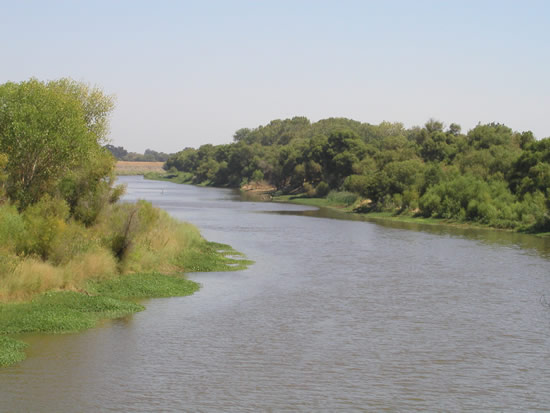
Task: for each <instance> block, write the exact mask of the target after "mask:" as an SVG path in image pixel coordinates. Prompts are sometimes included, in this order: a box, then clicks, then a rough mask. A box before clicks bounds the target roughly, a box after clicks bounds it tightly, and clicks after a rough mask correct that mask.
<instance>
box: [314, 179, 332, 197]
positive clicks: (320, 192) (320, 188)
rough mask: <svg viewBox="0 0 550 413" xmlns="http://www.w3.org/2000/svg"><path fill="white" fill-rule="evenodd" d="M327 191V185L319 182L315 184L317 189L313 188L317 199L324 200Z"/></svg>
mask: <svg viewBox="0 0 550 413" xmlns="http://www.w3.org/2000/svg"><path fill="white" fill-rule="evenodd" d="M329 189H330V188H329V187H328V184H327V183H326V182H323V181H321V182H319V184H317V187H316V188H315V195H316V196H317V197H319V198H324V197H325V196H327V194H328V191H329Z"/></svg>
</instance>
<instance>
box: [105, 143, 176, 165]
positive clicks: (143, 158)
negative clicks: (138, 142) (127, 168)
mask: <svg viewBox="0 0 550 413" xmlns="http://www.w3.org/2000/svg"><path fill="white" fill-rule="evenodd" d="M105 148H106V149H108V150H109V151H110V152H111V153H112V154H113V156H114V157H115V158H116V159H117V160H118V161H131V162H166V160H167V159H168V158H169V157H170V154H169V153H164V152H157V151H153V150H152V149H146V150H145V152H144V153H143V154H141V153H137V152H128V151H127V150H126V149H124V148H123V147H122V146H113V145H110V144H109V145H105Z"/></svg>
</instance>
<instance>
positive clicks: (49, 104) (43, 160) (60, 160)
mask: <svg viewBox="0 0 550 413" xmlns="http://www.w3.org/2000/svg"><path fill="white" fill-rule="evenodd" d="M0 107H1V108H2V110H1V111H0V153H3V154H4V155H6V156H7V165H6V166H5V170H6V172H7V179H6V182H5V188H6V192H7V194H8V196H9V197H10V199H11V200H13V201H14V202H16V203H17V204H18V205H19V208H20V209H24V208H26V207H27V206H28V205H31V204H33V203H35V202H37V201H38V200H39V199H40V198H41V197H42V196H43V195H44V194H49V195H51V196H54V195H55V194H56V192H57V186H58V184H59V182H60V181H61V180H62V179H63V177H64V175H65V174H66V173H68V172H69V171H72V170H75V169H79V168H80V167H81V166H83V165H84V166H86V165H87V164H88V162H89V159H90V158H93V156H94V154H95V153H96V152H98V151H100V150H101V146H100V144H101V143H102V142H104V140H105V136H106V133H107V128H108V118H107V116H108V114H109V113H110V111H111V110H112V107H113V104H112V99H111V98H110V97H108V96H105V95H103V94H102V92H101V91H99V90H97V89H90V88H89V87H88V86H87V85H84V84H81V83H76V82H74V81H71V80H69V79H61V80H58V81H52V82H48V83H44V82H40V81H38V80H36V79H31V80H29V81H26V82H21V83H19V84H16V83H11V82H8V83H5V84H3V85H1V86H0Z"/></svg>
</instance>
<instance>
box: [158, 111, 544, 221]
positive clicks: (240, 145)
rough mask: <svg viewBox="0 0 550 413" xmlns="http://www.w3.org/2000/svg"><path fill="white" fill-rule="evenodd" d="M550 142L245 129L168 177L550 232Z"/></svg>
mask: <svg viewBox="0 0 550 413" xmlns="http://www.w3.org/2000/svg"><path fill="white" fill-rule="evenodd" d="M548 142H550V138H546V139H542V140H540V141H537V140H535V138H534V137H533V134H532V133H531V132H529V131H527V132H521V133H520V132H514V131H513V130H512V129H510V128H509V127H507V126H505V125H502V124H499V123H489V124H479V125H477V126H476V127H475V128H473V129H472V130H470V131H468V132H467V133H465V134H464V133H462V129H461V127H460V125H458V124H456V123H451V124H450V125H449V126H448V127H446V126H445V124H444V123H443V122H440V121H438V120H434V119H430V120H429V121H428V122H426V124H425V125H424V126H423V127H413V128H409V129H407V128H405V127H404V126H403V124H402V123H399V122H396V123H390V122H382V123H380V124H379V125H372V124H368V123H361V122H357V121H354V120H351V119H346V118H329V119H323V120H320V121H318V122H315V123H311V122H310V121H309V120H308V119H307V118H304V117H294V118H291V119H284V120H280V119H277V120H273V121H271V122H270V123H269V124H267V125H264V126H259V127H257V128H253V129H250V128H241V129H239V130H238V131H236V132H235V135H234V143H232V144H229V145H218V146H213V145H203V146H201V147H200V148H198V149H193V148H186V149H184V150H183V151H181V152H178V153H176V154H174V155H172V156H170V157H169V158H168V160H167V162H166V164H165V168H166V169H170V168H175V169H176V170H178V171H182V172H185V173H188V174H191V175H192V176H193V178H192V179H193V181H194V182H195V183H203V184H210V185H216V186H232V187H238V186H240V185H242V184H244V183H248V182H250V181H258V180H264V181H266V182H267V183H269V184H272V185H274V186H275V187H276V188H277V189H278V190H279V191H281V192H283V193H294V194H296V193H305V194H310V195H315V194H316V195H326V194H327V193H328V192H329V191H350V192H352V193H354V194H357V196H360V197H362V198H364V199H368V200H369V203H368V205H369V207H368V208H369V210H377V211H393V212H394V213H410V214H417V215H422V216H433V217H440V218H450V219H456V220H467V221H475V222H479V223H483V224H488V225H492V226H496V227H505V228H524V229H535V230H537V231H540V230H550V217H549V207H550V201H549V195H550V193H549V191H550V156H549V154H550V151H549V150H548V148H550V144H549V143H548Z"/></svg>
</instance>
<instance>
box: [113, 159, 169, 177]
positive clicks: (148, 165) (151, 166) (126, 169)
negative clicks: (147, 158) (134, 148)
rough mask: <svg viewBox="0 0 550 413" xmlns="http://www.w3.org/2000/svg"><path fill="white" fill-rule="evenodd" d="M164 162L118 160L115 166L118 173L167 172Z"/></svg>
mask: <svg viewBox="0 0 550 413" xmlns="http://www.w3.org/2000/svg"><path fill="white" fill-rule="evenodd" d="M162 165H164V162H130V161H118V162H117V163H116V167H115V173H116V174H117V175H144V174H146V173H148V172H165V171H164V169H162Z"/></svg>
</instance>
